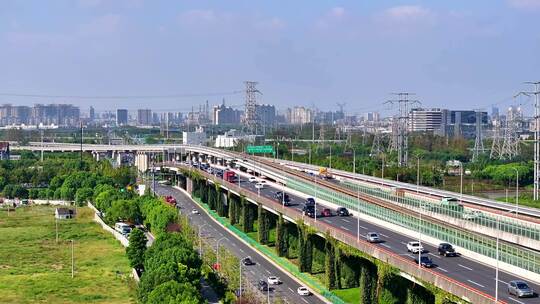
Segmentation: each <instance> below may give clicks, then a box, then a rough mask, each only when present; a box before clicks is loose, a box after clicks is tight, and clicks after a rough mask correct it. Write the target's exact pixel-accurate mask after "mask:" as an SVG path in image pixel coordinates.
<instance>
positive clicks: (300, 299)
mask: <svg viewBox="0 0 540 304" xmlns="http://www.w3.org/2000/svg"><path fill="white" fill-rule="evenodd" d="M156 193H157V194H158V195H161V196H164V195H171V196H173V197H174V198H176V201H177V204H178V205H179V206H180V207H181V208H182V210H183V212H184V214H186V215H187V216H188V218H189V220H190V222H191V224H192V225H193V226H197V227H202V226H203V225H205V226H204V227H203V229H202V232H201V234H202V237H203V238H205V239H206V240H207V241H209V242H210V243H211V244H212V245H213V247H215V246H216V242H217V241H218V240H219V239H221V238H223V237H225V238H226V240H222V241H220V242H219V244H220V246H223V247H225V248H227V249H228V250H230V251H231V252H232V253H233V254H234V255H236V256H237V257H238V258H239V259H242V258H245V257H248V256H249V257H251V259H252V260H253V261H254V262H255V265H251V266H242V282H243V285H244V286H245V283H246V282H249V284H251V285H254V286H257V283H258V281H259V280H265V281H266V280H267V278H268V277H269V276H277V277H279V278H280V279H281V281H282V282H283V283H282V284H280V285H271V288H272V289H273V290H271V291H270V301H271V302H273V299H274V298H275V299H283V300H285V301H286V302H288V303H296V304H300V303H325V302H323V301H322V300H321V299H319V298H318V297H316V296H314V295H311V296H308V297H304V296H300V295H298V293H297V292H296V289H297V288H298V287H300V284H298V282H296V280H294V279H293V278H292V277H291V275H289V274H288V273H286V272H284V271H282V270H280V269H279V268H278V267H276V266H274V265H273V264H272V263H270V262H268V261H267V260H266V259H265V258H264V257H262V255H261V254H260V253H259V252H258V251H256V250H254V249H253V248H251V247H250V246H248V245H246V244H245V243H244V242H242V241H240V240H238V239H237V238H236V237H235V236H234V235H233V233H232V232H230V231H229V230H227V229H225V228H223V227H222V226H221V225H219V224H218V223H216V222H215V221H214V220H213V219H211V218H210V216H209V215H207V214H206V213H205V212H204V211H203V209H202V208H201V207H199V206H198V205H197V204H196V203H194V202H193V201H192V200H191V198H190V197H188V196H187V195H186V194H185V193H183V192H182V191H180V190H177V189H174V188H172V187H171V186H163V185H156ZM192 209H197V210H198V211H199V214H192V213H191V210H192ZM263 294H264V296H267V295H266V292H263Z"/></svg>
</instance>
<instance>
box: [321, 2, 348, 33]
mask: <svg viewBox="0 0 540 304" xmlns="http://www.w3.org/2000/svg"><path fill="white" fill-rule="evenodd" d="M346 15H347V11H346V10H345V8H343V7H341V6H336V7H333V8H331V9H330V10H329V11H328V12H326V14H324V15H323V16H322V17H321V18H319V19H318V20H317V22H316V23H315V25H316V27H317V28H318V29H321V30H327V29H329V28H330V27H331V26H332V25H333V24H336V23H339V22H341V21H342V20H343V19H345V17H346Z"/></svg>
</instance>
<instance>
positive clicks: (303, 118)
mask: <svg viewBox="0 0 540 304" xmlns="http://www.w3.org/2000/svg"><path fill="white" fill-rule="evenodd" d="M312 118H313V112H312V111H311V109H308V108H305V107H294V108H292V109H291V108H288V109H287V121H288V122H289V123H290V124H306V123H310V122H311V121H312Z"/></svg>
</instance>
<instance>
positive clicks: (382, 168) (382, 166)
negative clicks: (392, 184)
mask: <svg viewBox="0 0 540 304" xmlns="http://www.w3.org/2000/svg"><path fill="white" fill-rule="evenodd" d="M381 158H382V165H381V185H382V184H383V183H384V153H383V154H382V155H381Z"/></svg>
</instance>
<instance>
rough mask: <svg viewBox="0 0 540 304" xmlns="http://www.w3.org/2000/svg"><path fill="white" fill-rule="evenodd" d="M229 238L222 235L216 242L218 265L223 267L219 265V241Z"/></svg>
mask: <svg viewBox="0 0 540 304" xmlns="http://www.w3.org/2000/svg"><path fill="white" fill-rule="evenodd" d="M226 239H227V238H226V237H222V238H220V239H219V240H218V241H217V243H216V266H217V267H221V266H220V265H219V242H221V241H223V240H226Z"/></svg>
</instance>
